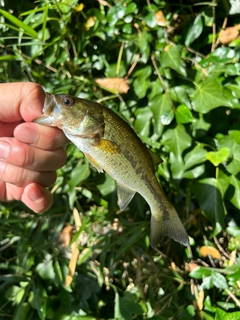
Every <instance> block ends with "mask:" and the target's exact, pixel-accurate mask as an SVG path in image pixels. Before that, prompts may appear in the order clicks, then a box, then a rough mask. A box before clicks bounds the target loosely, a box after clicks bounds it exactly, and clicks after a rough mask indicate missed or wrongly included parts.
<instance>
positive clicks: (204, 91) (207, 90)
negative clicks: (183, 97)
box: [192, 77, 231, 113]
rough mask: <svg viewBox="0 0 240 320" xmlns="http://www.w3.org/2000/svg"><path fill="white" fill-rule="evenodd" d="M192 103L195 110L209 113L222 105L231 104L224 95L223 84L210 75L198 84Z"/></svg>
mask: <svg viewBox="0 0 240 320" xmlns="http://www.w3.org/2000/svg"><path fill="white" fill-rule="evenodd" d="M195 85H196V87H197V89H196V91H195V92H194V94H193V98H192V104H193V109H194V110H195V111H198V112H201V113H208V112H209V111H210V110H212V109H214V108H217V107H220V106H231V105H230V103H229V101H228V99H227V98H226V97H225V96H224V95H223V93H222V91H223V88H222V86H221V85H220V84H219V83H218V82H217V81H216V80H215V79H214V78H213V77H208V78H206V79H205V80H204V81H203V82H202V83H200V84H196V83H195Z"/></svg>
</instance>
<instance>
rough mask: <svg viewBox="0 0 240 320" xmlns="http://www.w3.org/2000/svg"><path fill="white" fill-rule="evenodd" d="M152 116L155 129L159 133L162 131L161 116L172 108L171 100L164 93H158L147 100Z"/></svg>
mask: <svg viewBox="0 0 240 320" xmlns="http://www.w3.org/2000/svg"><path fill="white" fill-rule="evenodd" d="M149 107H150V109H151V111H152V113H153V117H154V128H155V131H156V132H157V133H158V134H159V135H161V134H162V131H163V128H164V126H163V123H162V117H163V116H164V115H166V114H168V113H169V112H171V110H172V106H171V102H170V101H169V99H168V96H167V95H166V94H162V95H158V96H156V97H154V98H153V99H152V100H151V101H150V102H149Z"/></svg>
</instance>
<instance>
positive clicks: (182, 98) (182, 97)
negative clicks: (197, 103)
mask: <svg viewBox="0 0 240 320" xmlns="http://www.w3.org/2000/svg"><path fill="white" fill-rule="evenodd" d="M188 91H189V87H188V86H184V85H183V86H176V87H171V88H170V90H169V93H170V96H171V99H172V100H174V101H177V102H179V103H182V104H184V105H186V106H187V107H188V108H189V109H190V108H191V107H192V106H191V102H190V100H189V96H188V94H187V93H188Z"/></svg>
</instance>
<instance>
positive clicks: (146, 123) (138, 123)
mask: <svg viewBox="0 0 240 320" xmlns="http://www.w3.org/2000/svg"><path fill="white" fill-rule="evenodd" d="M135 115H136V120H135V122H134V128H135V130H136V132H137V134H139V135H140V136H146V137H148V136H149V133H150V123H151V119H152V116H153V113H152V111H151V110H150V109H149V108H148V107H146V108H139V109H137V110H136V112H135Z"/></svg>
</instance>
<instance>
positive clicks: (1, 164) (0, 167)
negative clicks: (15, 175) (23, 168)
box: [0, 161, 7, 173]
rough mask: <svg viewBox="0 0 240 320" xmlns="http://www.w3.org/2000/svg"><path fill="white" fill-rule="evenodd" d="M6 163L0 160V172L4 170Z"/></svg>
mask: <svg viewBox="0 0 240 320" xmlns="http://www.w3.org/2000/svg"><path fill="white" fill-rule="evenodd" d="M6 165H7V164H6V163H5V162H2V161H0V173H2V172H3V171H4V170H5V168H6Z"/></svg>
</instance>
